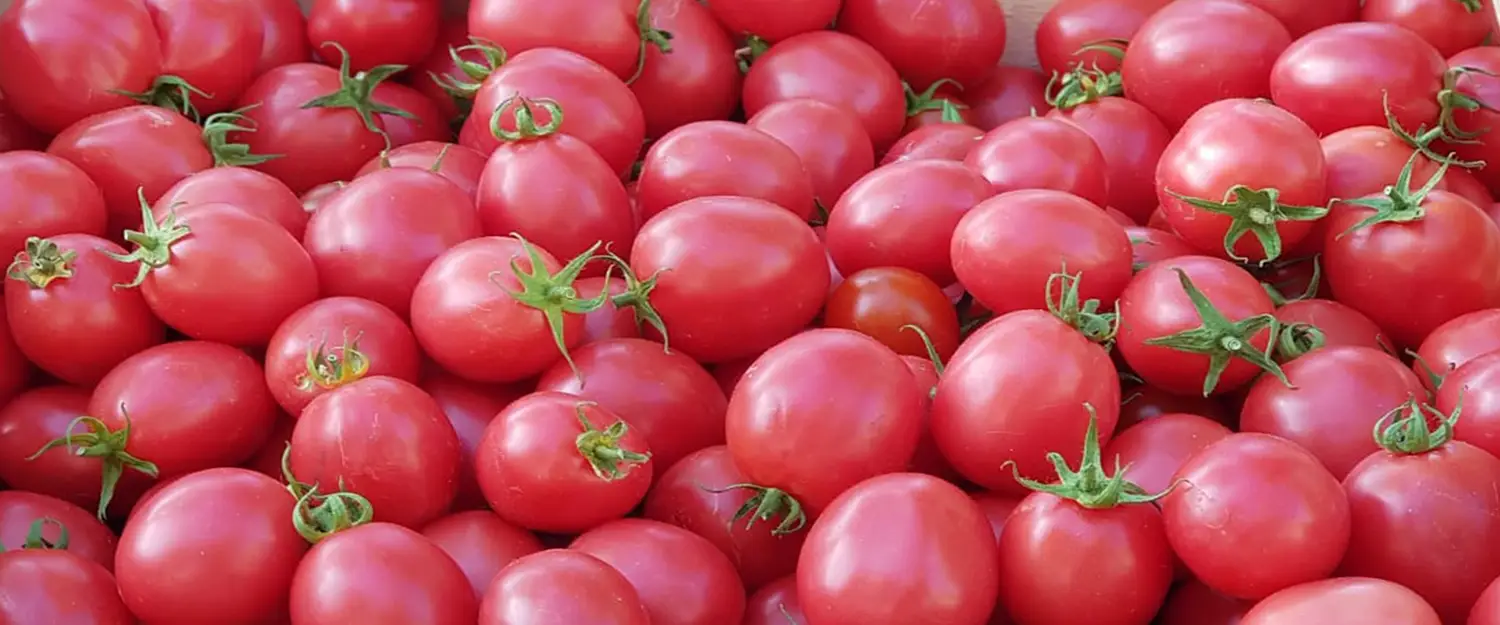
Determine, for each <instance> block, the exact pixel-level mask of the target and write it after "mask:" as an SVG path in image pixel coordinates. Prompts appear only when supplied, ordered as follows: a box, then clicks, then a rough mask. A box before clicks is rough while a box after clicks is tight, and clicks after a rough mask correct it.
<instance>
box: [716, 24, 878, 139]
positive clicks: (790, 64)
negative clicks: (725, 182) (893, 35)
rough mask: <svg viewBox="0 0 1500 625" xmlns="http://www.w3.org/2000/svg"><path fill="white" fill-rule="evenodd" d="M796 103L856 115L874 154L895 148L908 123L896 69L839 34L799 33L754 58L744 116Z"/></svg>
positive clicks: (863, 45)
mask: <svg viewBox="0 0 1500 625" xmlns="http://www.w3.org/2000/svg"><path fill="white" fill-rule="evenodd" d="M794 98H811V99H813V100H820V101H822V102H826V103H828V104H833V105H838V106H844V107H847V108H848V109H849V110H852V111H854V112H855V113H856V114H857V115H859V119H860V122H861V123H862V124H863V125H864V127H865V132H867V133H869V135H870V141H871V142H872V143H873V144H874V145H875V149H876V151H884V150H885V148H886V147H888V146H890V145H891V144H892V143H894V142H895V141H896V139H897V138H899V136H900V134H901V128H902V126H903V125H904V124H905V123H906V98H905V94H904V92H903V91H902V88H901V77H900V75H898V74H897V73H896V69H895V68H894V67H892V66H891V64H890V62H889V61H887V60H886V59H885V57H882V56H881V55H880V52H879V51H878V50H876V49H875V48H873V47H871V46H870V44H868V43H865V42H863V41H860V40H859V39H856V38H854V37H851V36H849V35H846V34H843V33H838V32H828V31H817V32H807V33H803V34H800V35H797V36H794V37H791V38H789V39H786V40H783V41H781V42H779V43H777V44H775V45H773V46H771V49H770V50H768V51H767V52H766V53H765V54H763V55H761V56H760V58H757V59H755V63H754V64H753V65H751V66H750V72H749V73H747V74H746V75H745V90H744V96H743V100H742V102H743V104H744V107H745V113H746V114H748V115H752V116H753V115H755V114H756V113H759V112H760V110H761V109H763V108H766V107H767V106H770V105H771V104H774V103H776V102H780V101H783V100H791V99H794Z"/></svg>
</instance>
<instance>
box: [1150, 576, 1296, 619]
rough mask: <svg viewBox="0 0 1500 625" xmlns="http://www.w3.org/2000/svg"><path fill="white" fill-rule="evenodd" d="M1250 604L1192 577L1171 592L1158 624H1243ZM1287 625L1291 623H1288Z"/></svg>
mask: <svg viewBox="0 0 1500 625" xmlns="http://www.w3.org/2000/svg"><path fill="white" fill-rule="evenodd" d="M1249 609H1250V603H1249V602H1246V601H1242V600H1240V599H1233V598H1230V597H1226V596H1224V595H1221V594H1219V593H1217V592H1215V591H1214V589H1212V588H1209V587H1208V586H1204V585H1203V582H1200V581H1198V580H1196V579H1190V580H1187V581H1185V582H1183V583H1182V584H1179V585H1178V586H1177V588H1175V589H1174V590H1173V591H1172V594H1170V595H1167V602H1166V603H1165V604H1163V605H1162V607H1161V612H1160V613H1159V614H1157V620H1156V623H1157V625H1239V623H1240V618H1241V617H1243V616H1244V615H1245V612H1246V611H1248V610H1249ZM1285 625H1291V624H1290V623H1287V624H1285Z"/></svg>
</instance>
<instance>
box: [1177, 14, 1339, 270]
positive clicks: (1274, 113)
mask: <svg viewBox="0 0 1500 625" xmlns="http://www.w3.org/2000/svg"><path fill="white" fill-rule="evenodd" d="M1216 1H1217V0H1216ZM1262 142H1263V143H1262ZM1272 150H1274V152H1272ZM1326 179H1327V173H1326V169H1325V164H1324V160H1323V149H1322V146H1321V145H1320V144H1319V143H1318V136H1317V135H1316V134H1314V133H1313V131H1312V129H1311V128H1308V127H1307V124H1304V123H1302V121H1301V120H1299V119H1297V118H1296V117H1294V116H1292V115H1291V114H1290V113H1287V112H1286V111H1284V110H1282V109H1280V108H1277V107H1276V105H1274V104H1270V103H1267V102H1263V101H1258V100H1245V99H1232V100H1221V101H1218V102H1213V103H1211V104H1208V105H1207V106H1204V107H1203V108H1201V109H1199V110H1198V112H1196V113H1194V114H1193V115H1192V117H1190V118H1188V120H1187V121H1186V123H1184V124H1183V125H1182V129H1181V130H1180V131H1178V133H1177V135H1176V136H1175V137H1173V138H1172V142H1171V143H1170V144H1169V145H1167V148H1166V151H1164V152H1163V153H1162V156H1161V161H1160V162H1159V163H1158V164H1157V166H1156V183H1155V188H1156V198H1157V199H1158V200H1159V201H1160V202H1161V207H1162V214H1163V215H1164V216H1165V217H1166V219H1167V222H1168V223H1170V224H1171V225H1172V230H1173V232H1176V233H1177V234H1178V235H1180V236H1181V237H1182V238H1183V239H1184V240H1186V241H1187V242H1188V243H1190V244H1192V245H1193V246H1194V247H1197V248H1198V249H1199V250H1201V251H1202V252H1203V253H1207V254H1213V255H1215V256H1221V257H1226V256H1227V257H1228V258H1232V259H1235V260H1239V261H1242V262H1243V261H1260V262H1263V261H1267V260H1275V259H1277V258H1279V257H1281V256H1282V254H1283V251H1284V250H1285V249H1287V248H1291V247H1293V246H1295V245H1297V243H1299V242H1300V241H1301V240H1302V239H1303V238H1305V237H1307V236H1308V234H1309V233H1310V232H1311V231H1312V227H1313V221H1314V220H1316V219H1319V218H1321V217H1322V216H1323V215H1324V214H1325V210H1324V205H1325V204H1327V203H1328V198H1329V196H1328V191H1327V188H1326V184H1325V180H1326ZM1210 206H1212V208H1210ZM1267 222H1269V224H1268V223H1267ZM1267 225H1270V226H1271V227H1269V228H1267V227H1266V226H1267ZM1246 229H1248V231H1246ZM1231 236H1233V237H1234V238H1231Z"/></svg>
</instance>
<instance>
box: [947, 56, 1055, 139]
mask: <svg viewBox="0 0 1500 625" xmlns="http://www.w3.org/2000/svg"><path fill="white" fill-rule="evenodd" d="M964 104H967V105H969V108H968V110H967V111H965V112H966V113H968V120H969V123H971V124H974V127H976V128H978V129H980V130H985V131H988V130H993V129H995V128H997V127H999V126H1000V125H1001V124H1004V123H1005V122H1008V121H1011V120H1013V119H1019V118H1022V117H1030V116H1031V114H1032V112H1033V111H1035V112H1036V113H1037V114H1042V113H1045V112H1046V111H1047V110H1048V109H1050V108H1052V105H1050V104H1048V103H1047V77H1046V76H1043V75H1042V73H1041V72H1039V71H1037V70H1035V69H1032V68H1030V67H1018V66H1014V65H996V66H994V67H991V68H990V72H989V75H988V76H986V77H985V78H984V79H983V80H981V81H980V82H979V84H976V85H967V86H965V87H964Z"/></svg>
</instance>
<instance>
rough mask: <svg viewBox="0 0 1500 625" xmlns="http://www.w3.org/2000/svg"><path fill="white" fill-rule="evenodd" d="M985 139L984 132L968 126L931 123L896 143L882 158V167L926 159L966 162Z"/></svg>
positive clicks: (903, 136) (907, 134) (904, 136)
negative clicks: (966, 157)
mask: <svg viewBox="0 0 1500 625" xmlns="http://www.w3.org/2000/svg"><path fill="white" fill-rule="evenodd" d="M983 137H984V131H983V130H980V129H978V128H975V127H973V126H970V125H968V124H949V123H942V124H929V125H926V126H922V127H921V128H918V129H916V130H913V131H911V132H908V133H906V134H904V135H902V136H901V138H900V139H898V140H896V143H894V144H892V145H891V149H889V150H886V152H885V156H882V157H880V166H881V167H885V166H886V165H890V164H893V163H900V162H902V161H918V160H924V159H939V160H945V161H959V162H962V161H963V160H964V157H965V156H968V155H969V150H972V149H973V148H974V144H975V143H977V142H978V141H979V140H980V139H981V138H983Z"/></svg>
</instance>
